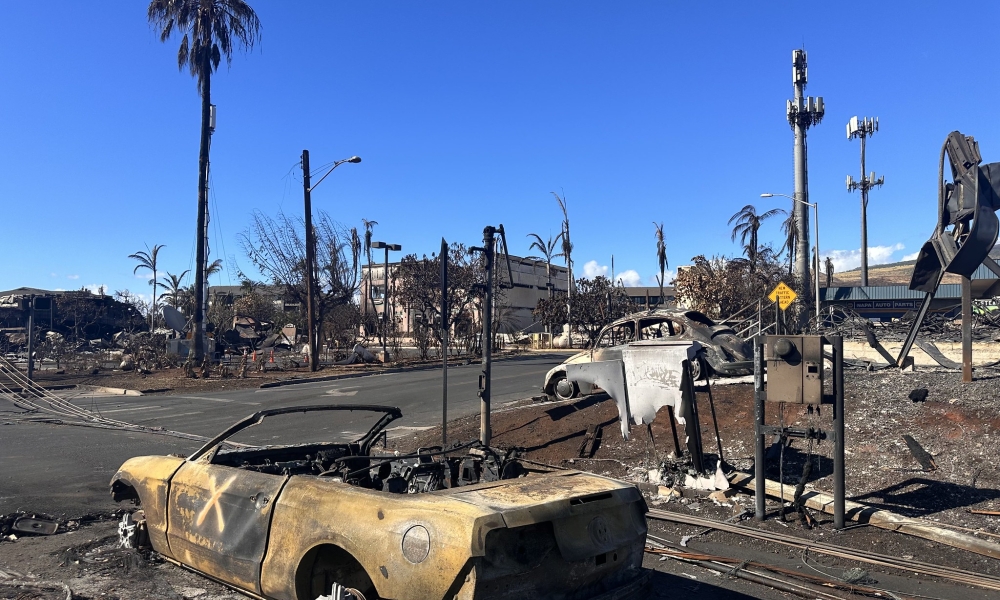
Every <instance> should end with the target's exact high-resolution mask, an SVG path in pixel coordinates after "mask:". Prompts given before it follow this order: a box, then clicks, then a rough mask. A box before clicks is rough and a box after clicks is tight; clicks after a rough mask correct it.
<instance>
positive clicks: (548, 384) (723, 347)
mask: <svg viewBox="0 0 1000 600" xmlns="http://www.w3.org/2000/svg"><path fill="white" fill-rule="evenodd" d="M656 339H661V340H677V341H694V342H698V343H699V344H701V346H702V350H703V351H702V354H701V355H700V360H698V361H695V362H692V368H693V370H694V372H693V373H692V375H693V376H694V378H695V379H704V378H707V377H709V376H711V375H719V376H722V377H739V376H742V375H751V374H753V346H752V345H751V344H750V342H748V341H747V340H744V339H743V338H741V337H740V336H738V335H736V332H735V331H733V330H732V328H730V327H726V326H724V325H717V324H716V323H715V322H714V321H712V320H711V319H709V318H708V317H706V316H705V315H704V314H702V313H700V312H698V311H696V310H683V309H671V308H658V309H653V310H649V311H643V312H639V313H633V314H631V315H628V316H625V317H622V318H620V319H618V320H617V321H614V322H612V323H611V324H610V325H607V326H605V327H604V329H602V330H601V333H600V335H599V336H598V337H597V342H596V343H595V344H594V346H593V347H592V348H590V349H589V350H584V351H583V352H578V353H577V354H574V355H573V356H571V357H569V358H568V359H566V360H565V361H563V363H562V364H560V365H558V366H556V367H554V368H552V369H551V370H550V371H549V372H548V373H546V374H545V381H544V382H543V384H542V392H544V393H545V394H546V395H548V396H550V397H553V398H556V399H559V400H568V399H570V398H574V397H576V396H578V395H580V394H589V393H591V388H590V387H589V386H588V385H587V384H581V383H578V382H574V381H570V380H568V379H567V378H566V365H568V364H578V363H586V362H595V361H601V360H621V357H622V348H623V347H624V346H625V345H626V344H629V343H631V342H635V341H639V340H656Z"/></svg>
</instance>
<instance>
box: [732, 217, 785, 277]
mask: <svg viewBox="0 0 1000 600" xmlns="http://www.w3.org/2000/svg"><path fill="white" fill-rule="evenodd" d="M784 212H785V211H784V210H782V209H780V208H772V209H771V210H769V211H767V212H766V213H763V214H757V208H756V207H754V205H753V204H747V205H746V206H744V207H743V208H741V209H740V210H739V211H738V212H737V213H736V214H734V215H733V216H731V217H729V225H732V224H733V223H734V222H735V223H736V226H735V227H733V236H732V240H733V241H734V242H735V241H736V238H737V237H738V238H740V243H741V244H743V253H744V254H746V257H747V260H749V261H750V271H751V272H753V271H754V269H755V268H756V266H757V253H758V250H757V249H758V247H759V245H758V243H757V230H758V229H760V225H761V223H763V222H764V220H765V219H770V218H771V217H773V216H775V215H780V214H782V213H784Z"/></svg>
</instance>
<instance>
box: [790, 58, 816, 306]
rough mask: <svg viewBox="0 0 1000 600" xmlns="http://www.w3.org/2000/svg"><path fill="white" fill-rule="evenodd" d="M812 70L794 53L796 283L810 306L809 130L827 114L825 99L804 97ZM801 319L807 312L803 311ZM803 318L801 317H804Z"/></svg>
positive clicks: (792, 124)
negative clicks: (807, 149)
mask: <svg viewBox="0 0 1000 600" xmlns="http://www.w3.org/2000/svg"><path fill="white" fill-rule="evenodd" d="M808 78H809V69H808V67H807V65H806V51H805V50H793V51H792V85H793V87H794V90H795V96H794V98H793V99H792V100H789V101H788V103H787V113H788V124H789V125H791V127H792V131H794V132H795V154H794V158H795V197H794V201H793V202H792V214H793V215H794V217H795V219H794V222H795V230H796V232H797V234H798V241H797V242H796V245H795V283H796V290H795V291H796V292H798V293H799V295H800V297H801V298H802V299H803V300H804V301H805V304H806V305H808V304H810V302H809V300H808V298H809V285H808V282H809V262H810V261H809V212H808V209H809V205H808V202H809V173H808V167H807V165H808V161H807V158H806V130H807V129H809V128H810V127H811V126H813V125H816V124H818V123H819V122H820V121H822V120H823V114H824V113H825V110H824V106H823V98H822V97H818V98H813V97H812V96H808V97H806V96H803V95H802V92H803V91H805V88H806V82H807V80H808ZM799 313H800V315H803V314H806V313H807V311H804V310H803V311H799ZM800 318H801V317H800Z"/></svg>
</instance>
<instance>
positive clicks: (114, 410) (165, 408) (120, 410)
mask: <svg viewBox="0 0 1000 600" xmlns="http://www.w3.org/2000/svg"><path fill="white" fill-rule="evenodd" d="M171 408H173V407H172V406H163V407H161V406H160V405H159V404H157V405H154V406H132V407H129V408H116V409H113V410H104V409H97V410H92V411H90V412H93V413H99V414H102V415H103V414H104V413H118V412H132V411H136V410H168V409H171Z"/></svg>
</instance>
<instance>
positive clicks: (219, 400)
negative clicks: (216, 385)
mask: <svg viewBox="0 0 1000 600" xmlns="http://www.w3.org/2000/svg"><path fill="white" fill-rule="evenodd" d="M170 398H183V399H184V400H208V401H209V402H235V403H236V404H249V405H252V406H260V402H249V401H247V400H233V399H230V398H209V397H208V396H170Z"/></svg>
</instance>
